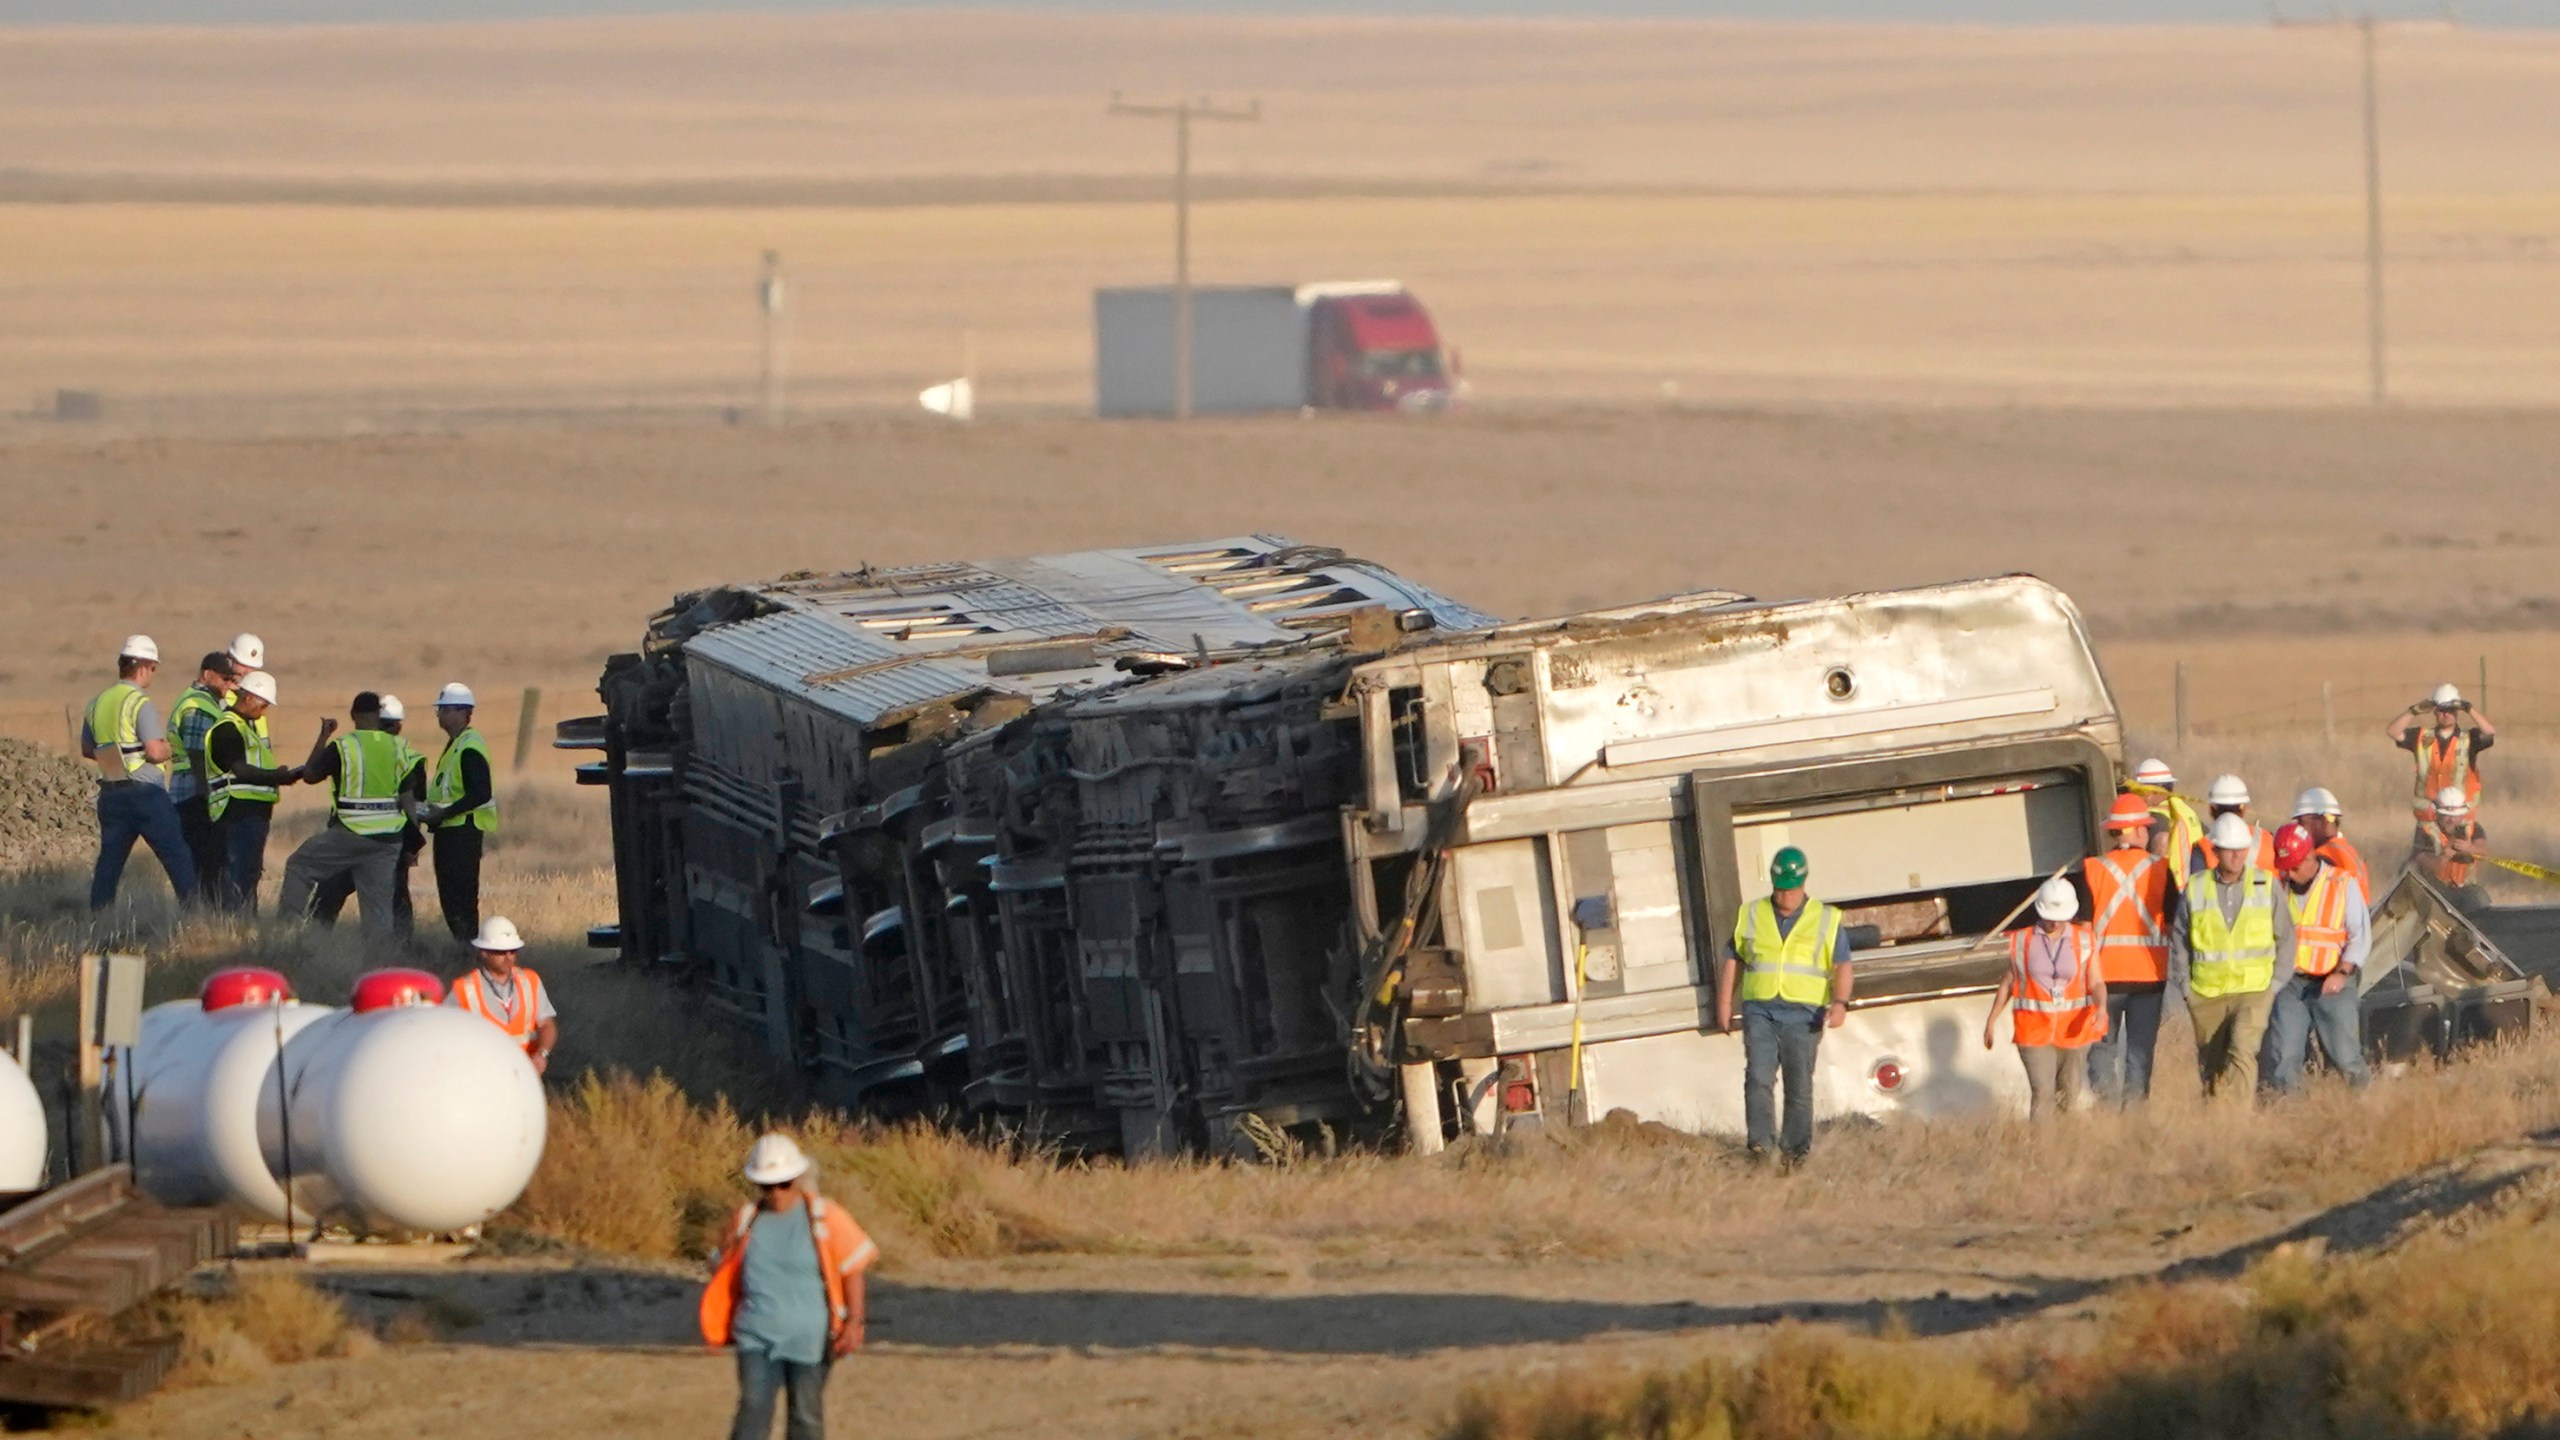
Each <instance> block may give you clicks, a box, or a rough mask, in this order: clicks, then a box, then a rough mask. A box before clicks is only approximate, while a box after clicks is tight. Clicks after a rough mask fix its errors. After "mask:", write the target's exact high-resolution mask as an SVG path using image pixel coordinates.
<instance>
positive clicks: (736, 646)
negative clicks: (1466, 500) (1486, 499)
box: [561, 536, 2121, 1151]
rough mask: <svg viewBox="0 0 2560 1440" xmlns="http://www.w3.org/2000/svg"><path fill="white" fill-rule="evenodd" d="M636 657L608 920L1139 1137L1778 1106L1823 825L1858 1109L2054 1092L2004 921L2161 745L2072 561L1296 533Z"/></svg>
mask: <svg viewBox="0 0 2560 1440" xmlns="http://www.w3.org/2000/svg"><path fill="white" fill-rule="evenodd" d="M601 690H602V693H603V695H604V697H605V699H606V702H607V706H608V710H607V713H606V715H604V716H603V717H601V718H599V719H596V720H590V721H578V722H571V723H570V724H569V725H566V726H564V727H563V730H562V740H561V743H563V744H565V745H570V746H574V747H593V748H598V749H601V750H602V751H603V752H604V755H603V758H602V759H601V760H600V761H598V762H597V763H595V764H593V765H590V766H588V767H586V772H585V774H586V778H589V779H591V780H594V781H596V782H598V783H602V784H605V785H607V786H609V787H610V789H611V795H612V802H613V821H614V843H615V858H616V863H617V869H618V872H619V876H620V915H619V920H618V924H616V925H614V926H609V927H602V928H601V929H600V931H599V933H598V936H597V938H598V940H599V942H600V943H605V944H611V945H618V946H619V947H620V948H621V950H622V951H623V952H624V954H625V955H626V956H628V957H631V958H633V959H635V960H641V961H647V962H652V963H660V964H664V965H667V966H671V967H678V968H681V969H682V970H683V971H684V972H686V973H687V974H688V975H689V976H691V977H693V978H694V979H696V980H698V982H699V985H700V990H701V993H702V994H704V995H705V996H707V997H708V998H709V999H710V1000H711V1002H712V1003H714V1004H716V1005H717V1006H718V1007H720V1008H721V1009H723V1010H725V1011H727V1012H728V1013H730V1014H731V1015H733V1016H734V1017H736V1018H737V1019H738V1020H739V1021H741V1022H743V1023H744V1024H746V1025H749V1026H751V1027H753V1028H754V1029H755V1030H756V1031H757V1032H758V1033H759V1034H760V1035H761V1037H762V1039H763V1042H764V1044H765V1045H766V1046H767V1047H769V1048H770V1049H771V1050H772V1051H773V1052H774V1054H775V1055H776V1056H777V1057H779V1058H781V1059H782V1060H784V1061H786V1062H788V1063H790V1064H793V1065H797V1066H800V1067H804V1068H806V1069H807V1070H809V1071H810V1072H811V1073H812V1074H814V1075H815V1076H816V1077H818V1078H819V1080H820V1081H821V1082H822V1084H823V1086H824V1088H825V1089H826V1090H827V1091H828V1092H829V1093H831V1094H832V1095H833V1096H834V1097H835V1098H837V1099H839V1100H843V1101H848V1102H854V1101H859V1102H862V1103H866V1104H871V1105H887V1106H898V1105H917V1106H928V1105H929V1106H932V1107H935V1108H965V1109H970V1110H979V1111H994V1112H1004V1113H1011V1114H1016V1115H1020V1116H1023V1117H1026V1118H1027V1119H1029V1120H1031V1121H1032V1122H1033V1123H1035V1124H1037V1125H1038V1126H1039V1127H1041V1128H1042V1129H1043V1130H1044V1131H1045V1133H1048V1134H1051V1135H1055V1136H1058V1137H1060V1138H1062V1139H1064V1140H1066V1141H1068V1142H1069V1143H1073V1144H1080V1145H1090V1146H1094V1147H1097V1148H1121V1149H1125V1150H1129V1151H1151V1150H1161V1149H1166V1148H1171V1147H1178V1146H1198V1147H1208V1148H1243V1147H1245V1146H1246V1145H1248V1144H1250V1143H1253V1142H1254V1141H1255V1140H1256V1138H1257V1137H1266V1138H1267V1136H1268V1135H1269V1133H1270V1131H1271V1130H1272V1129H1275V1128H1286V1127H1290V1126H1294V1125H1302V1124H1311V1123H1313V1122H1326V1123H1329V1124H1333V1125H1336V1126H1338V1127H1347V1128H1360V1127H1363V1126H1371V1125H1383V1124H1386V1123H1389V1122H1391V1121H1393V1120H1395V1119H1397V1118H1399V1117H1401V1119H1402V1120H1403V1123H1404V1124H1405V1126H1406V1129H1407V1132H1408V1133H1409V1135H1410V1136H1411V1137H1412V1139H1413V1140H1414V1142H1415V1143H1416V1144H1418V1145H1420V1146H1422V1147H1424V1148H1432V1147H1436V1146H1437V1144H1439V1143H1440V1141H1441V1140H1442V1138H1443V1137H1444V1136H1445V1135H1447V1134H1452V1133H1457V1132H1460V1131H1466V1130H1478V1131H1482V1130H1489V1129H1492V1128H1495V1127H1497V1126H1500V1125H1505V1124H1518V1123H1523V1122H1530V1123H1545V1122H1557V1123H1562V1122H1569V1121H1578V1120H1582V1119H1585V1118H1589V1117H1596V1116H1598V1115H1600V1114H1603V1113H1605V1112H1607V1111H1610V1110H1614V1109H1625V1110H1630V1111H1633V1112H1634V1113H1636V1114H1637V1115H1639V1116H1643V1117H1646V1118H1651V1119H1659V1120H1663V1121H1666V1122H1669V1123H1672V1124H1675V1125H1679V1126H1682V1127H1683V1128H1689V1129H1698V1130H1738V1129H1739V1128H1740V1120H1741V1117H1740V1114H1739V1106H1740V1088H1741V1087H1740V1083H1739V1078H1740V1067H1741V1063H1742V1062H1741V1049H1740V1037H1739V1036H1738V1035H1732V1034H1726V1033H1722V1032H1721V1031H1720V1030H1719V1028H1718V1026H1717V1023H1716V1019H1715V1017H1714V1016H1713V1015H1712V1014H1711V1011H1712V1008H1713V992H1714V983H1713V982H1714V974H1715V972H1714V968H1713V962H1714V955H1715V953H1716V949H1717V945H1718V942H1719V941H1720V940H1721V938H1722V937H1724V936H1725V935H1728V934H1729V933H1730V932H1731V929H1732V925H1733V920H1734V917H1735V915H1736V913H1737V911H1738V908H1739V906H1740V905H1741V904H1742V903H1743V902H1744V901H1745V900H1746V899H1748V898H1750V897H1751V896H1752V895H1753V894H1754V893H1755V892H1756V888H1757V887H1756V880H1757V877H1758V876H1759V875H1760V874H1762V873H1763V872H1764V871H1765V868H1766V863H1767V860H1768V858H1769V856H1770V855H1771V854H1773V853H1774V852H1775V851H1776V850H1777V849H1778V848H1779V847H1781V846H1784V845H1787V844H1798V845H1802V846H1803V847H1805V849H1806V850H1807V851H1808V852H1809V853H1810V854H1811V855H1812V856H1813V857H1814V867H1815V869H1814V886H1815V889H1816V891H1817V893H1819V894H1821V895H1823V896H1824V897H1825V898H1826V899H1828V900H1831V901H1833V902H1835V903H1838V904H1841V905H1844V906H1846V907H1847V908H1848V910H1849V912H1850V914H1849V919H1850V922H1851V924H1852V926H1853V927H1854V928H1853V931H1852V934H1853V936H1854V940H1855V943H1856V944H1857V946H1858V948H1859V951H1860V955H1859V959H1860V975H1859V986H1858V996H1859V1003H1858V1006H1857V1008H1856V1010H1855V1012H1854V1013H1853V1014H1852V1016H1851V1018H1850V1021H1849V1024H1848V1025H1847V1026H1846V1027H1845V1028H1844V1029H1843V1030H1842V1031H1840V1032H1838V1033H1837V1034H1835V1035H1834V1036H1833V1037H1832V1038H1831V1039H1829V1040H1827V1041H1826V1042H1825V1047H1824V1064H1823V1066H1822V1067H1821V1079H1820V1081H1819V1082H1818V1083H1819V1084H1820V1086H1821V1087H1822V1089H1823V1093H1822V1095H1821V1097H1820V1109H1821V1110H1822V1111H1824V1112H1825V1113H1829V1114H1840V1113H1849V1112H1888V1111H1894V1110H1916V1111H1919V1112H1923V1113H1928V1112H1933V1111H1942V1110H1956V1109H1968V1108H1979V1107H1980V1106H1981V1105H1982V1104H1984V1103H1986V1102H2007V1103H2017V1102H2019V1101H2020V1100H2022V1098H2023V1080H2022V1078H2021V1077H2020V1076H2019V1075H2018V1073H2017V1067H2016V1065H2015V1063H2014V1061H2009V1060H2007V1059H2006V1057H1993V1056H1990V1055H1986V1054H1985V1053H1983V1052H1982V1051H1981V1049H1980V1047H1979V1045H1978V1043H1976V1044H1968V1043H1966V1041H1967V1039H1968V1037H1970V1036H1973V1035H1974V1034H1976V1033H1977V1032H1978V1028H1979V1024H1980V1004H1981V1001H1980V998H1979V997H1980V995H1981V993H1982V992H1983V991H1984V990H1986V989H1987V988H1988V987H1989V986H1990V985H1991V984H1992V983H1994V982H1995V981H1996V979H1997V977H1998V973H1999V968H2000V965H2001V963H2002V957H2001V953H2000V950H1999V947H1998V946H1997V945H1996V944H1988V943H1984V942H1985V941H1986V937H1990V936H1992V935H1995V934H1996V933H1997V932H1998V931H1999V930H2000V929H2001V928H2002V927H2003V926H2004V925H2006V924H2009V923H2011V922H2012V921H2013V920H2014V917H2015V916H2016V914H2017V913H2018V911H2019V909H2020V907H2021V906H2022V905H2023V903H2024V902H2025V901H2026V899H2027V898H2028V897H2029V896H2030V895H2031V894H2032V892H2033V890H2034V888H2035V886H2036V885H2037V884H2038V883H2039V882H2040V881H2041V880H2042V879H2043V878H2044V877H2045V876H2047V875H2049V874H2052V873H2055V872H2056V871H2058V870H2062V869H2065V868H2067V867H2069V866H2070V865H2071V864H2072V863H2073V862H2075V861H2076V860H2078V859H2079V858H2080V857H2082V856H2085V855H2088V854H2090V853H2092V851H2093V849H2094V847H2095V846H2096V844H2097V842H2098V840H2099V833H2098V829H2097V826H2098V822H2099V818H2100V817H2101V815H2102V814H2103V813H2104V811H2105V809H2106V801H2107V799H2108V797H2109V796H2110V795H2111V793H2112V790H2113V782H2114V777H2115V774H2116V769H2117V762H2118V759H2119V756H2120V750H2121V742H2120V736H2119V728H2118V720H2117V716H2116V711H2115V707H2114V704H2113V701H2112V699H2111V698H2110V696H2109V694H2108V691H2107V688H2106V685H2105V682H2104V680H2103V678H2102V676H2101V675H2100V673H2099V669H2098V665H2097V662H2096V659H2095V657H2094V655H2093V653H2092V652H2091V649H2090V647H2089V643H2088V640H2087V637H2086V634H2085V632H2084V630H2083V628H2082V626H2081V623H2080V620H2079V617H2078V615H2077V613H2076V612H2075V611H2074V609H2073V608H2072V606H2071V604H2070V602H2069V601H2068V600H2067V599H2066V598H2065V597H2064V596H2063V595H2061V594H2060V592H2058V591H2056V590H2054V589H2053V588H2052V587H2050V586H2048V585H2046V584H2044V583H2043V582H2041V581H2038V580H2035V579H2032V578H2030V577H2024V576H2013V577H2006V578H2000V579H1992V580H1982V581H1973V582H1966V583H1962V584H1955V585H1947V586H1939V587H1932V588H1926V589H1918V590H1910V591H1902V592H1892V593H1880V594H1870V595H1859V596H1851V597H1846V598H1842V599H1832V600H1820V601H1812V602H1801V603H1788V604H1762V603H1757V602H1753V601H1751V600H1749V599H1747V598H1745V597H1742V596H1739V595H1734V594H1730V593H1724V592H1709V593H1702V594H1693V595H1684V596H1678V597H1673V598H1669V599H1665V600H1661V601H1656V602H1652V603H1649V604H1644V605H1638V606H1632V607H1628V608H1625V609H1620V610H1608V611H1597V612H1591V613H1586V614H1580V615H1574V616H1570V617H1565V618H1562V619H1557V620H1546V621H1533V622H1523V623H1513V624H1501V623H1496V622H1495V621H1493V620H1492V619H1490V618H1489V617H1487V616H1484V615H1481V614H1478V613H1476V612H1474V611H1472V610H1469V609H1467V608H1466V607H1464V606H1463V605H1460V604H1457V603H1456V602H1453V601H1451V600H1448V599H1446V598H1443V597H1441V596H1438V595H1435V594H1432V593H1431V592H1429V591H1427V590H1424V589H1422V588H1420V587H1418V586H1415V585H1413V584H1411V583H1410V582H1407V581H1404V580H1401V579H1399V578H1397V577H1396V576H1394V575H1392V574H1390V573H1388V572H1387V571H1385V570H1383V569H1381V568H1379V567H1377V566H1375V565H1371V564H1367V563H1365V562H1362V561H1359V560H1355V559H1351V558H1349V557H1346V556H1344V555H1342V554H1341V553H1340V552H1338V551H1333V550H1327V549H1319V548H1313V547H1308V546H1302V545H1296V544H1292V543H1290V542H1288V541H1285V540H1281V539H1278V538H1274V537H1269V536H1248V537H1240V538H1236V539H1229V540H1220V541H1212V542H1206V543H1201V544H1193V545H1182V546H1166V547H1161V548H1152V549H1132V550H1116V551H1096V552H1087V553H1082V554H1074V555H1064V556H1051V557H1046V558H1041V559H1031V560H1013V561H991V562H984V563H972V564H953V565H933V566H920V567H914V568H908V569H899V570H868V569H866V570H863V571H859V572H854V573H849V574H840V575H829V576H799V577H788V578H785V579H781V580H777V581H773V582H770V583H765V584H757V585H743V586H733V587H724V588H720V589H713V590H706V591H702V592H698V593H695V594H691V595H687V596H683V597H681V598H680V599H679V600H678V602H677V603H676V605H675V606H674V608H672V609H670V610H668V611H667V612H665V613H664V614H662V615H660V616H659V617H657V619H656V620H655V621H654V622H653V624H652V625H651V627H650V630H649V633H648V636H647V639H646V641H645V642H644V645H643V648H642V649H641V650H640V651H639V652H637V653H635V654H630V655H622V656H617V657H615V658H614V659H613V661H612V662H611V664H610V666H609V668H608V670H607V672H606V675H605V677H604V680H603V683H602V686H601Z"/></svg>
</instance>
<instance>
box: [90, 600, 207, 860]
mask: <svg viewBox="0 0 2560 1440" xmlns="http://www.w3.org/2000/svg"><path fill="white" fill-rule="evenodd" d="M159 673H160V647H159V646H158V645H157V644H155V643H153V641H152V639H151V637H150V636H148V635H128V636H126V637H125V642H124V644H123V646H122V647H121V648H119V649H118V650H117V651H116V683H114V684H113V685H110V686H108V687H107V688H106V689H104V690H101V691H99V692H98V694H97V698H95V699H93V700H91V701H90V702H89V710H88V718H86V719H84V720H82V721H81V722H80V756H81V758H82V759H84V760H88V761H91V762H93V763H94V764H96V765H97V767H98V864H97V868H96V869H94V870H92V871H91V872H90V875H89V908H90V909H91V910H104V909H106V908H107V907H108V906H109V905H112V904H114V903H115V899H116V890H117V887H119V886H120V885H122V884H123V883H124V862H125V861H126V860H127V859H129V858H131V856H132V855H133V842H134V841H136V840H140V841H141V842H142V843H143V844H145V845H148V846H150V847H151V853H152V854H153V855H154V856H156V857H157V858H158V859H159V861H160V868H161V869H162V870H164V871H166V872H167V873H168V876H169V888H170V889H171V890H172V891H175V892H176V893H177V896H178V898H179V899H180V900H188V899H192V898H194V896H195V894H196V864H195V857H194V856H193V855H191V854H189V853H188V851H187V836H186V831H185V829H184V828H183V827H181V826H180V825H179V823H178V807H177V806H176V805H174V804H171V803H170V800H169V776H168V773H167V771H166V769H165V768H164V767H165V766H167V765H168V763H169V753H170V752H169V731H168V727H167V726H165V725H164V724H162V723H161V720H160V710H159V707H158V706H155V705H153V704H152V703H151V696H150V695H149V694H148V693H146V692H148V691H149V690H150V689H151V682H152V680H153V679H154V678H156V677H157V676H158V675H159Z"/></svg>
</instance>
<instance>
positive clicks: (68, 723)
mask: <svg viewBox="0 0 2560 1440" xmlns="http://www.w3.org/2000/svg"><path fill="white" fill-rule="evenodd" d="M62 743H63V744H65V745H68V746H70V747H71V758H73V759H75V760H77V759H79V758H80V722H79V721H77V720H74V719H72V718H71V707H70V706H68V705H65V706H63V707H62Z"/></svg>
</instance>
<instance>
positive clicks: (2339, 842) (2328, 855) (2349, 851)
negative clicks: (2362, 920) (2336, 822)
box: [2313, 835, 2373, 905]
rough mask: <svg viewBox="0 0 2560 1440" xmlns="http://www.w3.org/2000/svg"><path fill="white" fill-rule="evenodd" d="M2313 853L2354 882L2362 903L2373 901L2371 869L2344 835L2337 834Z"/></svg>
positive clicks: (2369, 903) (2368, 903)
mask: <svg viewBox="0 0 2560 1440" xmlns="http://www.w3.org/2000/svg"><path fill="white" fill-rule="evenodd" d="M2313 853H2315V854H2317V855H2318V856H2319V857H2320V858H2321V859H2323V860H2326V861H2328V862H2329V863H2330V864H2332V865H2335V866H2337V867H2338V873H2339V874H2341V875H2344V876H2346V877H2347V878H2348V879H2350V880H2353V881H2354V882H2356V890H2357V893H2359V894H2361V895H2363V896H2364V903H2366V904H2367V905H2371V904H2372V903H2373V871H2372V870H2371V869H2369V868H2367V866H2366V865H2365V863H2364V856H2362V855H2360V854H2358V853H2357V852H2356V847H2354V846H2353V845H2350V844H2348V843H2347V837H2346V836H2344V835H2341V836H2339V837H2338V838H2337V839H2335V840H2332V841H2330V842H2329V843H2328V844H2326V845H2323V846H2321V847H2320V848H2319V849H2318V850H2317V851H2315V852H2313Z"/></svg>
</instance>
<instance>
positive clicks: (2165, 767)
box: [2133, 755, 2178, 785]
mask: <svg viewBox="0 0 2560 1440" xmlns="http://www.w3.org/2000/svg"><path fill="white" fill-rule="evenodd" d="M2133 781H2134V783H2135V784H2137V785H2175V784H2177V783H2178V777H2177V775H2176V774H2174V773H2172V772H2171V770H2170V769H2169V762H2168V761H2166V760H2163V759H2161V758H2160V757H2159V756H2157V755H2155V756H2153V757H2151V758H2150V759H2148V760H2145V761H2143V762H2142V763H2141V764H2139V765H2136V766H2134V767H2133Z"/></svg>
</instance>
